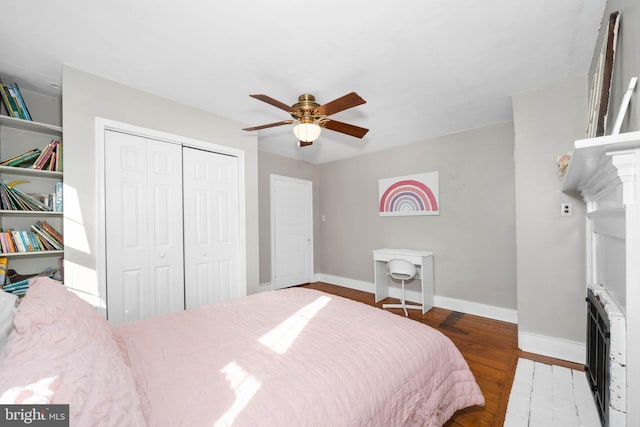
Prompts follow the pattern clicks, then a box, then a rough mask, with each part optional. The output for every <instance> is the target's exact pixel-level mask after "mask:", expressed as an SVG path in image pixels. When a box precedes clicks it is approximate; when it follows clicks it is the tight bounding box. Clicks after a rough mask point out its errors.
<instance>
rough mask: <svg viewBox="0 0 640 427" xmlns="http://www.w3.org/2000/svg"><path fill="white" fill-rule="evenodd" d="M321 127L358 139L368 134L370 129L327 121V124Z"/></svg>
mask: <svg viewBox="0 0 640 427" xmlns="http://www.w3.org/2000/svg"><path fill="white" fill-rule="evenodd" d="M321 126H322V127H325V128H327V129H329V130H332V131H335V132H340V133H345V134H347V135H351V136H355V137H356V138H362V137H364V136H365V135H366V134H367V132H369V129H365V128H361V127H360V126H355V125H350V124H349V123H343V122H339V121H337V120H327V121H326V122H325V123H323V124H321Z"/></svg>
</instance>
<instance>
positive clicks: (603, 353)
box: [585, 289, 611, 427]
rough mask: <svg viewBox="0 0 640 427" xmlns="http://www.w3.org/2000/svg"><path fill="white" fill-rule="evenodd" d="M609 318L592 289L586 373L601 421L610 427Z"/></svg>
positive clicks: (589, 305) (589, 307)
mask: <svg viewBox="0 0 640 427" xmlns="http://www.w3.org/2000/svg"><path fill="white" fill-rule="evenodd" d="M610 337H611V335H610V330H609V317H608V316H607V313H606V312H605V310H604V306H603V305H602V303H601V302H600V300H599V299H598V297H597V296H596V295H595V294H594V293H593V291H592V290H591V289H589V290H588V291H587V363H586V365H585V371H586V373H587V379H588V380H589V385H590V386H591V391H592V393H593V398H594V399H595V402H596V407H597V409H598V414H599V415H600V421H601V422H602V425H603V426H604V427H608V426H609V346H610Z"/></svg>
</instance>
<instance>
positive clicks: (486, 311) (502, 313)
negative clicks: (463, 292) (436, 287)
mask: <svg viewBox="0 0 640 427" xmlns="http://www.w3.org/2000/svg"><path fill="white" fill-rule="evenodd" d="M433 305H435V306H436V307H440V308H446V309H447V310H453V311H459V312H461V313H467V314H473V315H474V316H480V317H488V318H489V319H494V320H500V321H502V322H508V323H515V324H517V323H518V310H513V309H510V308H504V307H497V306H495V305H487V304H482V303H479V302H473V301H465V300H462V299H456V298H449V297H443V296H439V295H434V296H433Z"/></svg>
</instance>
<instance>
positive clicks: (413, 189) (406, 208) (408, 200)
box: [378, 172, 440, 216]
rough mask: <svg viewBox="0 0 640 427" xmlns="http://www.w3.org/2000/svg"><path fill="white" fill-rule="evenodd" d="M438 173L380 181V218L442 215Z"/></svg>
mask: <svg viewBox="0 0 640 427" xmlns="http://www.w3.org/2000/svg"><path fill="white" fill-rule="evenodd" d="M438 179H439V175H438V172H427V173H421V174H417V175H407V176H399V177H395V178H383V179H380V180H378V211H379V213H380V216H413V215H440V201H439V196H440V195H439V189H438V185H439V181H438Z"/></svg>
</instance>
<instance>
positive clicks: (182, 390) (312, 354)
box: [0, 278, 484, 427]
mask: <svg viewBox="0 0 640 427" xmlns="http://www.w3.org/2000/svg"><path fill="white" fill-rule="evenodd" d="M0 358H1V361H0V395H2V398H1V400H2V403H45V404H52V403H53V404H55V403H65V404H69V411H70V419H71V425H73V426H85V425H114V426H126V425H132V426H138V425H149V426H154V427H155V426H205V425H206V426H258V425H259V426H385V427H386V426H404V425H416V426H441V425H442V424H444V423H445V422H446V421H447V420H448V419H449V418H450V417H451V416H452V415H453V413H454V412H455V411H457V410H459V409H462V408H465V407H468V406H472V405H483V404H484V398H483V396H482V393H481V392H480V389H479V387H478V385H477V384H476V381H475V379H474V377H473V375H472V373H471V371H470V370H469V368H468V366H467V364H466V362H465V361H464V359H463V358H462V356H461V355H460V353H459V351H458V350H457V349H456V347H455V346H454V345H453V343H452V342H451V341H450V340H449V339H448V338H446V337H445V336H444V335H442V334H441V333H440V332H438V331H436V330H435V329H432V328H430V327H428V326H426V325H423V324H421V323H419V322H415V321H412V320H409V319H406V318H404V317H401V316H397V315H394V314H391V313H388V312H386V311H383V310H380V309H377V308H374V307H370V306H367V305H365V304H362V303H358V302H354V301H351V300H348V299H345V298H341V297H338V296H334V295H329V294H326V293H323V292H320V291H316V290H311V289H305V288H289V289H284V290H278V291H271V292H264V293H260V294H256V295H251V296H248V297H244V298H240V299H237V300H233V301H229V302H225V303H220V304H215V305H210V306H203V307H199V308H196V309H191V310H187V311H183V312H178V313H173V314H169V315H165V316H159V317H155V318H150V319H146V320H142V321H138V322H133V323H129V324H124V325H119V326H114V327H111V326H110V325H109V324H108V323H107V322H106V321H105V320H104V319H103V318H102V316H100V315H99V314H98V313H97V312H96V311H95V310H94V309H93V308H92V307H91V306H89V305H88V304H87V303H85V302H84V301H82V300H81V299H80V298H78V297H77V296H76V295H75V294H73V293H72V292H70V291H68V290H67V289H66V288H65V287H64V286H63V285H61V284H59V283H58V282H55V281H53V280H51V279H47V278H42V279H38V280H37V281H35V282H34V283H33V284H32V286H31V288H30V290H29V291H28V292H27V294H26V296H25V297H24V298H23V299H22V302H21V303H20V305H19V306H18V309H17V312H16V314H15V317H14V318H13V330H12V331H11V332H10V334H9V336H8V339H7V343H6V345H5V348H4V350H3V351H2V354H1V355H0Z"/></svg>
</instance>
